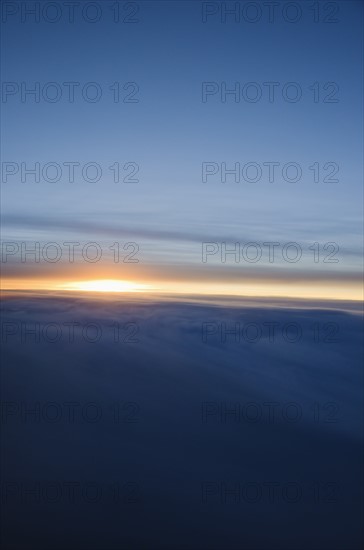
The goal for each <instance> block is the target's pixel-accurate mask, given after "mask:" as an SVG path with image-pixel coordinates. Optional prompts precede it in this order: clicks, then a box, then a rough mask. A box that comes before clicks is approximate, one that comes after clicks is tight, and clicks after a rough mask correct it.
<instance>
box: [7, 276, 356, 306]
mask: <svg viewBox="0 0 364 550" xmlns="http://www.w3.org/2000/svg"><path fill="white" fill-rule="evenodd" d="M1 288H2V290H5V291H12V290H13V291H34V292H35V291H54V292H80V293H84V292H88V293H98V294H109V293H110V294H111V293H112V294H124V293H139V294H140V293H142V294H144V295H145V296H146V297H147V296H149V297H151V296H158V295H163V294H169V295H178V296H181V295H184V294H185V295H196V296H198V295H200V296H201V297H206V296H211V297H213V296H226V297H228V296H238V297H250V298H254V297H256V298H288V299H290V298H300V299H317V300H354V301H361V300H363V289H362V286H361V285H359V284H346V282H342V283H337V282H336V283H334V282H330V281H322V282H314V283H311V284H303V283H299V282H292V283H290V282H287V281H285V282H282V281H277V280H274V281H267V280H254V281H244V283H241V284H237V283H231V282H222V281H221V282H201V281H153V282H151V281H148V282H144V281H140V282H139V281H138V282H133V281H126V280H119V279H96V280H88V281H85V280H84V281H69V282H65V281H55V280H45V279H15V278H14V279H3V280H2V284H1Z"/></svg>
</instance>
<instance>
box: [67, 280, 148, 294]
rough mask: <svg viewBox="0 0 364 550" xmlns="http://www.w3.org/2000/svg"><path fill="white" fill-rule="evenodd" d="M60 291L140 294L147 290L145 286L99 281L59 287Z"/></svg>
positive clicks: (114, 281)
mask: <svg viewBox="0 0 364 550" xmlns="http://www.w3.org/2000/svg"><path fill="white" fill-rule="evenodd" d="M60 289H62V290H80V291H83V292H140V291H142V290H147V289H148V286H147V285H141V284H138V283H132V282H130V281H119V280H117V279H101V280H99V281H79V282H75V283H68V284H65V285H61V286H60Z"/></svg>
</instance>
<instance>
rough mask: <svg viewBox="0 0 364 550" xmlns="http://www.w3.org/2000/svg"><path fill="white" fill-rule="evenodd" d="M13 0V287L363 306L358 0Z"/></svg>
mask: <svg viewBox="0 0 364 550" xmlns="http://www.w3.org/2000/svg"><path fill="white" fill-rule="evenodd" d="M5 4H7V6H5V8H4V6H3V12H2V17H3V25H2V26H3V37H2V45H3V54H2V55H3V58H2V61H3V63H2V75H1V77H2V98H1V109H2V120H3V122H2V138H3V139H2V151H1V153H2V155H1V156H2V241H3V244H2V271H3V277H4V288H29V289H31V288H43V287H47V288H53V286H54V285H55V286H60V285H61V286H62V285H63V286H64V285H69V284H70V283H72V282H74V281H83V280H85V281H90V280H95V279H113V280H115V279H117V280H119V279H120V280H127V281H131V282H135V284H137V283H138V284H140V285H144V288H146V287H148V288H149V289H150V290H152V291H157V290H158V291H160V292H163V291H166V292H190V291H191V292H196V293H202V294H203V293H212V294H214V293H215V294H241V295H245V294H247V295H250V296H254V295H257V296H258V295H265V296H269V295H271V296H287V297H290V296H296V297H317V298H342V299H359V298H360V296H361V294H362V291H361V280H362V264H361V255H362V204H363V202H362V201H363V190H362V173H363V166H362V147H363V140H362V125H363V112H362V109H363V107H362V99H361V98H362V93H363V83H362V76H361V70H360V67H361V66H362V61H363V59H362V58H363V53H362V52H363V48H362V45H363V31H362V11H363V7H362V4H361V2H356V1H342V2H336V3H334V8H333V9H334V12H333V13H331V11H330V10H329V9H328V8H327V4H325V5H324V4H323V3H319V4H320V6H321V7H320V12H319V14H317V12H314V11H313V10H312V3H311V2H306V1H301V2H296V3H294V6H296V7H294V6H293V7H292V6H291V7H290V8H289V7H287V3H285V2H280V3H278V6H277V7H276V8H275V12H274V14H273V15H271V19H272V20H271V21H270V15H269V12H268V8H267V6H263V7H261V3H260V4H259V3H257V2H253V3H252V5H251V7H250V8H249V9H250V11H249V10H248V11H247V8H246V3H244V2H240V3H237V6H238V7H239V8H240V11H239V13H238V14H230V15H229V14H227V15H224V6H223V4H222V3H219V2H217V3H216V2H210V3H206V2H194V1H184V2H179V1H171V2H158V1H157V2H151V1H148V0H144V1H141V2H137V3H134V2H133V3H129V4H128V5H125V3H120V13H119V19H120V20H119V22H115V21H114V17H116V15H115V14H116V12H115V11H113V9H114V10H115V9H116V8H115V5H114V3H111V2H102V3H101V2H99V3H97V2H96V3H94V5H96V8H94V7H92V6H91V7H90V8H88V9H87V10H88V11H82V10H81V6H82V7H83V8H84V7H85V5H86V3H85V2H81V3H80V5H79V6H78V7H75V11H74V21H73V22H69V18H70V16H69V12H68V8H67V7H66V6H65V5H64V4H65V3H63V2H56V3H55V4H56V5H57V6H58V9H57V12H55V11H52V8H49V11H47V12H44V10H43V11H40V13H39V21H37V22H35V21H34V18H35V16H34V15H31V14H28V13H26V12H25V11H24V10H25V8H24V5H27V6H28V8H29V6H31V5H32V6H33V5H34V4H36V3H32V2H25V3H24V2H23V3H21V2H10V3H4V5H5ZM40 4H42V3H40ZM66 4H67V3H66ZM113 5H114V8H113V9H112V6H113ZM226 6H227V7H228V8H232V7H233V6H234V3H232V2H231V3H226ZM244 6H245V8H244ZM257 6H258V7H257ZM297 6H298V7H297ZM310 6H311V7H310ZM325 6H326V7H325ZM259 8H260V10H261V11H259ZM336 8H337V11H336ZM53 9H55V8H53ZM95 9H98V10H99V11H98V12H96V11H95ZM244 10H245V11H244ZM254 10H255V11H254ZM257 10H258V11H257ZM294 10H299V11H294ZM13 12H14V13H13ZM239 14H240V15H239ZM57 17H59V20H58V21H55V22H53V23H52V22H50V19H52V18H57ZM239 17H240V20H239ZM255 17H256V18H257V21H256V22H251V21H249V20H252V19H254V18H255ZM295 17H296V18H297V21H296V22H290V20H292V19H294V18H295ZM317 17H318V18H319V21H315V18H316V19H317ZM93 18H99V20H98V21H95V22H91V21H90V19H93ZM288 44H289V45H290V47H287V45H288ZM70 82H71V83H72V82H73V83H75V84H73V85H72V86H73V92H74V98H73V100H72V97H71V95H69V94H70V93H71V92H70V89H71V85H70V84H64V83H70ZM37 83H38V84H37ZM50 83H51V84H50ZM52 83H53V84H52ZM88 83H94V84H91V85H89V84H88ZM115 83H118V84H115ZM206 83H207V84H206ZM248 83H250V84H248ZM264 83H265V84H264ZM267 83H275V84H274V85H272V84H267ZM289 83H291V84H289ZM292 83H293V84H292ZM247 84H248V85H247ZM37 86H38V87H39V97H36V96H35V95H34V94H33V95H32V94H26V93H25V91H26V90H27V89H32V88H33V89H35V88H36V87H37ZM110 87H111V89H110ZM233 89H234V90H235V92H236V94H232V93H227V95H226V96H224V90H227V91H229V90H230V91H231V90H233ZM57 93H58V97H57V95H56V94H57ZM273 93H274V95H272V94H273ZM95 94H99V96H96V95H95ZM254 94H258V95H254ZM270 94H271V95H270ZM295 94H299V95H298V96H297V97H298V99H297V101H294V98H295ZM117 95H119V101H116V100H117V99H118V97H117ZM94 98H95V100H94ZM254 98H255V99H256V100H255V101H254ZM53 99H54V101H53ZM35 163H39V177H37V178H35V176H34V175H32V174H30V173H27V172H26V169H27V168H28V169H31V168H32V167H33V169H34V167H35ZM48 163H51V165H48ZM70 163H77V164H74V165H72V166H73V168H72V170H74V173H73V175H72V170H71V165H70ZM88 163H91V165H89V166H88ZM115 163H118V165H117V164H115ZM271 163H275V164H274V173H273V172H270V170H273V168H272V166H273V165H272V164H271ZM291 163H293V164H291ZM287 164H288V166H287ZM85 166H86V168H85ZM110 167H113V168H110ZM117 167H118V168H117ZM310 167H311V168H310ZM224 169H226V170H232V169H235V170H238V172H236V174H234V173H230V174H229V173H228V174H227V175H226V176H225V179H224V174H223V172H224ZM117 172H118V173H117ZM36 179H37V180H38V181H35V180H36ZM115 179H116V180H117V179H119V181H115ZM125 179H126V181H123V180H125ZM52 180H57V181H52ZM129 180H131V181H129ZM296 180H297V181H296ZM69 242H73V243H80V244H79V245H77V246H75V248H74V250H75V256H74V262H71V261H70V253H69V248H68V246H66V245H64V243H69ZM21 243H25V244H24V245H21ZM35 243H39V247H40V248H39V258H37V259H39V261H35V259H36V256H34V255H33V256H32V255H31V254H28V255H24V256H22V246H23V247H24V246H27V247H28V248H29V249H32V248H34V247H36V246H38V245H35ZM47 243H56V246H55V247H54V246H53V248H52V247H51V248H47ZM87 243H96V246H94V247H90V248H87ZM114 243H118V244H117V245H115V244H114ZM130 243H132V244H130ZM204 243H205V244H204ZM206 243H210V244H206ZM224 243H225V244H224ZM249 243H255V248H254V247H253V248H254V249H253V248H250V249H249V248H246V245H248V244H249ZM263 243H276V248H274V252H275V254H274V257H273V258H272V257H271V258H270V256H269V250H270V249H269V246H268V245H267V244H266V245H264V244H263ZM289 243H296V244H295V246H294V247H290V246H289ZM315 243H316V244H315ZM329 243H331V244H329ZM85 246H86V251H85V248H84V247H85ZM225 246H226V249H225V248H224V247H225ZM116 248H118V249H119V252H120V256H119V261H115V253H116V252H115V249H116ZM232 249H233V250H234V251H238V252H237V253H235V252H234V254H229V253H228V254H227V255H226V256H225V252H224V251H225V250H227V251H229V250H232ZM100 250H101V258H98V254H99V253H100ZM249 251H250V253H251V255H249ZM254 251H255V252H254ZM295 251H297V256H295V254H296V252H295ZM37 253H38V252H37ZM204 253H205V254H204ZM300 253H301V255H300ZM128 254H134V256H132V257H129V256H128ZM254 254H257V257H256V261H255V260H254V258H255V256H254ZM85 255H86V258H87V259H85ZM44 257H45V258H44ZM296 257H297V258H298V259H297V261H294V258H296ZM52 258H53V259H54V258H56V259H57V260H58V261H53V260H52ZM90 258H91V260H90ZM93 258H96V259H97V261H93ZM125 258H126V260H125ZM287 258H288V259H287ZM130 260H134V261H130ZM135 260H137V261H135ZM224 260H225V261H224ZM136 288H137V287H135V289H136Z"/></svg>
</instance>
